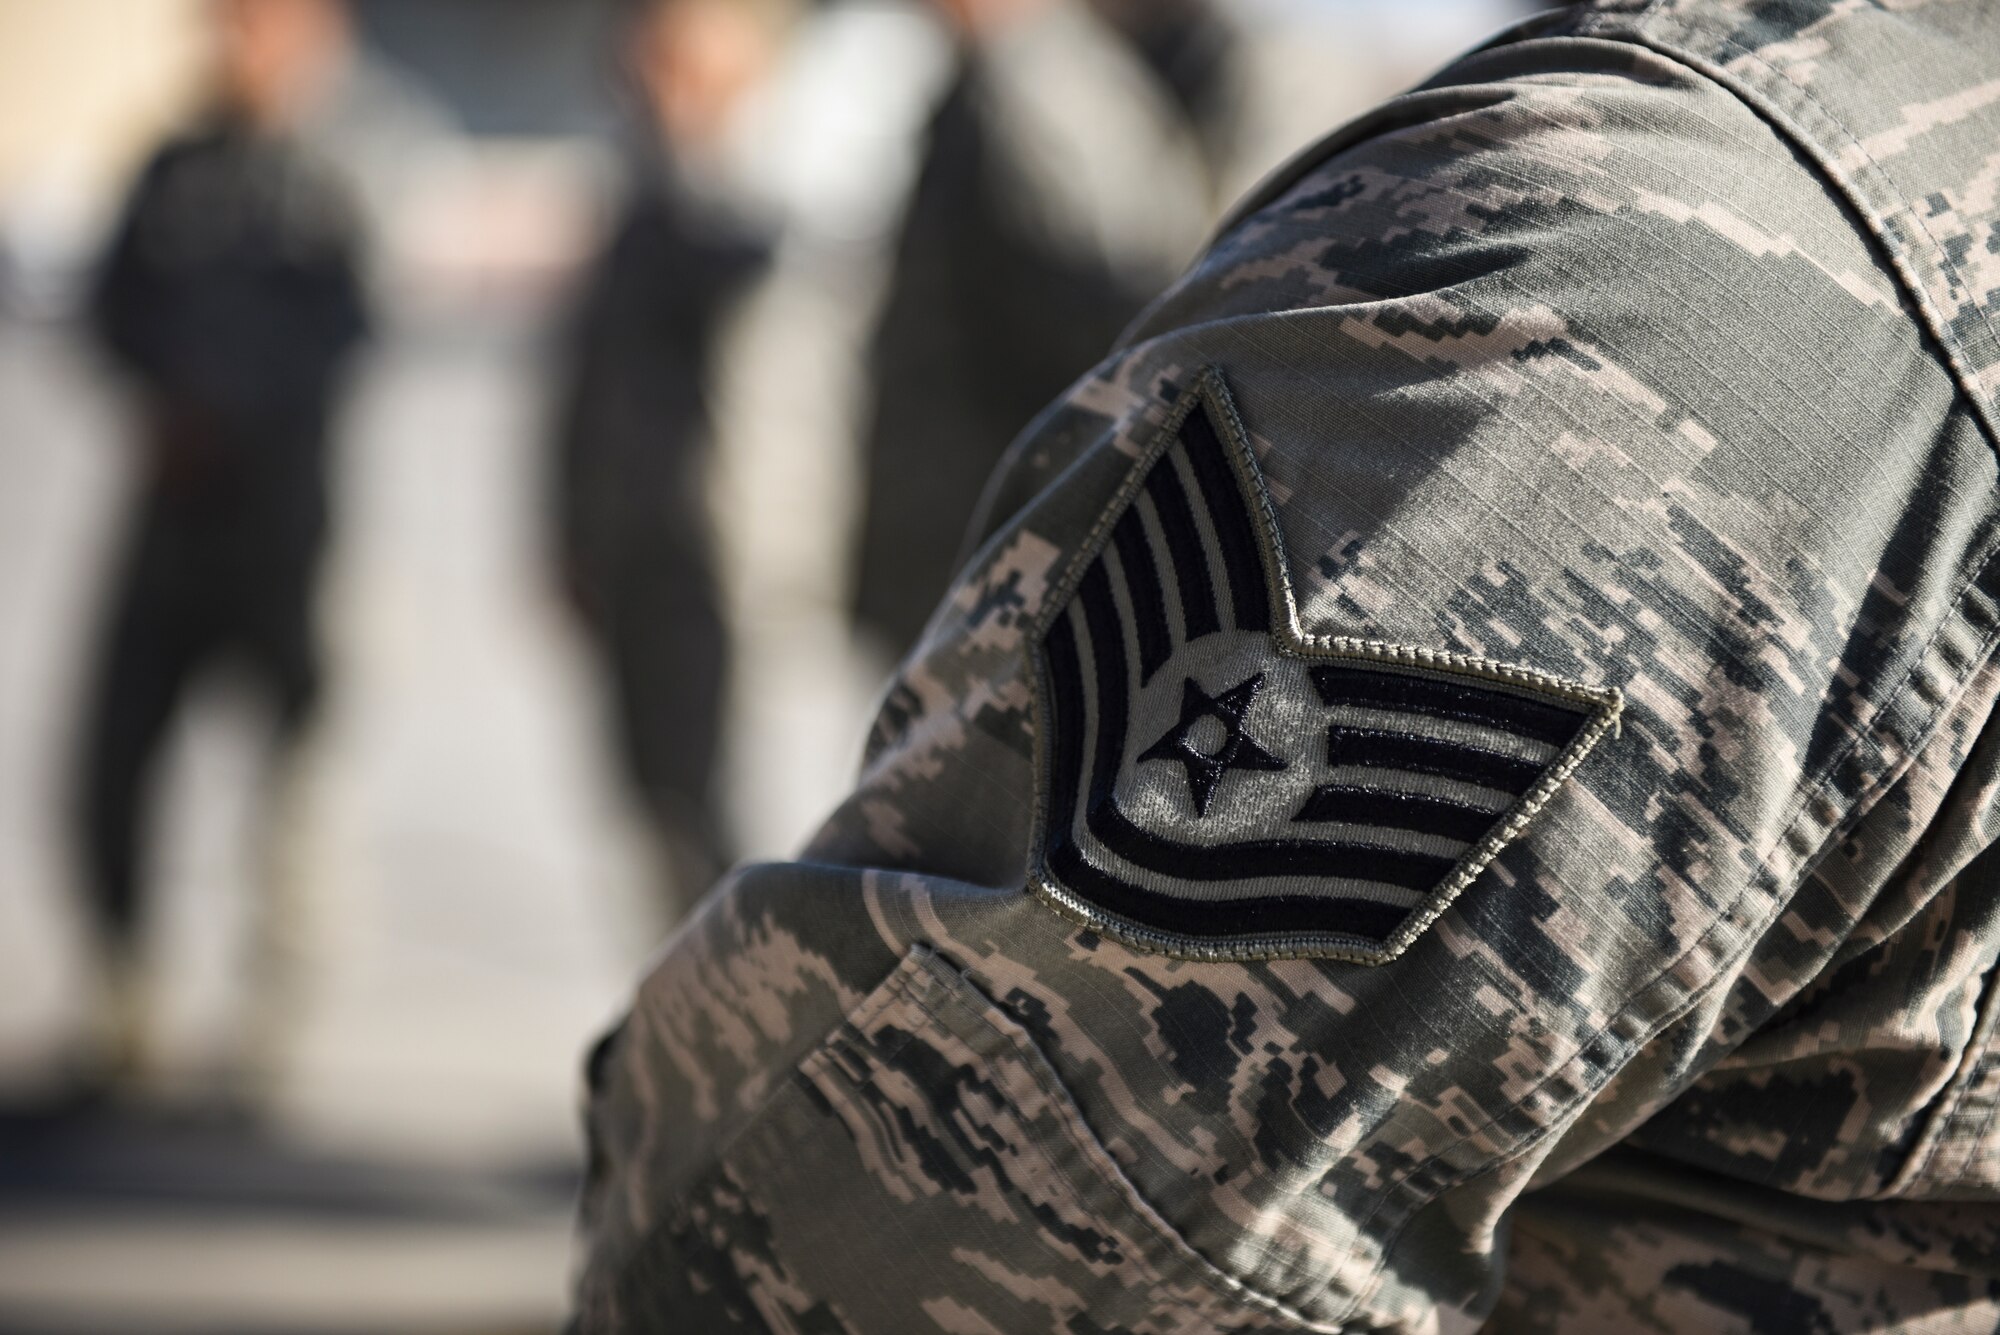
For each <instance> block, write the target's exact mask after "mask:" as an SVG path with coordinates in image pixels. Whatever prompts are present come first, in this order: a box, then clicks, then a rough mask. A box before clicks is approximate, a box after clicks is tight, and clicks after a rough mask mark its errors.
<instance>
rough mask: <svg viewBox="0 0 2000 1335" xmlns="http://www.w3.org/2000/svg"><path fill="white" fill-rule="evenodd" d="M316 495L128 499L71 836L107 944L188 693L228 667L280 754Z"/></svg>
mask: <svg viewBox="0 0 2000 1335" xmlns="http://www.w3.org/2000/svg"><path fill="white" fill-rule="evenodd" d="M324 529H325V517H324V505H323V500H322V498H321V497H320V495H319V494H318V488H317V487H315V486H311V485H305V486H301V485H298V484H297V481H296V479H294V480H293V485H288V486H285V487H283V488H280V489H271V490H265V489H253V488H248V487H243V486H237V487H230V488H210V489H206V490H204V491H203V492H202V493H201V494H199V495H196V496H192V497H190V496H185V495H173V494H167V493H164V492H163V491H161V490H158V489H156V490H154V491H153V492H151V493H148V494H145V495H142V496H141V497H140V498H139V500H138V503H137V504H136V505H135V507H134V513H133V515H132V517H131V520H130V522H129V523H128V525H127V528H126V533H125V546H124V550H123V552H122V554H121V557H120V560H119V564H118V565H117V566H116V567H115V568H114V572H113V579H112V588H111V591H110V598H109V600H108V616H107V618H106V621H105V623H104V626H103V628H102V631H101V636H100V640H99V642H98V645H97V649H96V655H97V656H96V662H95V665H94V671H93V674H92V678H91V683H90V686H89V694H88V695H87V696H86V699H85V711H86V712H85V716H84V721H83V735H82V747H81V752H80V755H79V760H80V764H79V767H78V775H77V778H78V781H79V783H78V794H77V803H76V809H75V820H76V830H75V838H76V840H77V843H78V855H79V856H78V860H79V862H80V864H81V870H82V874H83V880H84V888H85V890H86V892H87V893H88V895H89V896H90V898H91V900H92V901H93V907H94V908H95V909H96V911H97V914H98V917H99V922H100V924H101V927H102V929H103V930H104V931H105V932H106V933H107V934H108V935H109V938H110V944H113V945H118V946H126V945H129V943H130V938H131V935H132V932H133V929H134V926H135V923H136V919H137V917H138V911H139V901H140V895H141V890H142V881H143V880H144V877H145V872H146V862H147V857H146V854H147V851H148V849H147V846H148V844H149V843H150V833H151V830H150V827H151V820H150V817H151V814H152V807H153V806H154V801H153V798H154V793H153V788H154V786H155V785H154V779H155V777H156V771H157V769H158V762H159V759H160V754H161V751H162V747H163V743H164V742H165V741H166V739H167V736H168V734H169V729H170V727H171V725H172V723H173V720H174V717H175V715H176V713H177V712H178V711H179V709H180V708H181V706H182V704H183V703H184V701H185V700H186V698H187V696H188V692H189V688H190V687H191V686H193V685H195V684H196V683H197V682H198V681H199V679H200V678H201V677H202V676H203V674H205V673H207V672H209V671H210V670H212V669H215V668H221V667H225V666H226V667H230V668H233V669H236V670H238V671H240V672H241V673H242V674H243V675H244V676H246V677H247V678H248V680H249V682H250V684H251V685H252V686H253V687H254V689H255V690H256V692H257V694H258V695H259V696H261V697H263V702H264V703H265V704H266V705H267V706H268V708H269V710H270V713H271V716H272V721H273V725H274V730H275V741H276V744H277V745H278V746H279V747H281V748H288V747H289V746H290V744H291V743H292V742H293V741H294V740H295V739H296V738H297V736H298V735H299V733H300V732H301V731H302V730H303V728H304V726H305V724H306V722H307V720H308V718H309V716H310V714H311V712H312V708H313V705H314V702H315V700H316V698H317V697H318V694H319V684H320V662H319V653H318V648H317V645H316V642H315V637H314V631H313V615H312V612H313V609H312V604H313V592H314V586H315V584H316V573H317V570H318V567H319V563H320V562H319V558H320V554H321V550H322V548H323V546H324V540H323V536H324Z"/></svg>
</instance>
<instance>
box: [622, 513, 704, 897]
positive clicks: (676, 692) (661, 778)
mask: <svg viewBox="0 0 2000 1335" xmlns="http://www.w3.org/2000/svg"><path fill="white" fill-rule="evenodd" d="M634 557H635V559H632V560H629V561H627V562H625V563H624V565H625V568H624V569H623V570H621V571H619V572H618V574H617V575H616V576H613V577H610V578H601V579H599V580H596V581H593V583H594V585H595V589H594V593H593V598H592V601H593V603H594V604H595V609H594V613H593V615H592V617H591V618H590V620H591V623H592V624H591V627H590V629H591V633H592V636H593V638H594V639H595V641H596V647H597V650H598V652H599V655H600V662H601V664H602V670H603V672H604V675H605V684H606V686H607V687H608V688H609V692H608V693H609V696H610V700H609V702H608V703H609V704H610V706H611V713H612V717H611V720H610V723H611V730H612V733H613V737H614V744H615V746H616V749H617V753H618V756H619V760H620V762H621V767H622V769H623V770H624V773H625V779H626V782H627V783H628V785H629V786H630V788H631V790H632V792H633V795H634V796H635V797H636V798H637V800H638V802H639V804H640V806H641V808H642V809H643V812H644V815H645V817H646V820H647V821H648V823H649V824H651V825H652V826H653V828H654V830H655V832H656V834H657V836H658V838H659V840H660V841H661V843H662V844H663V845H664V848H665V851H666V854H667V856H668V859H669V861H670V863H671V867H670V870H671V872H672V873H673V876H674V878H675V880H676V881H677V882H680V883H679V884H676V885H675V886H674V887H673V890H674V894H675V897H676V899H678V900H680V901H681V904H682V906H685V904H686V903H687V902H688V901H689V900H691V899H692V897H693V896H695V895H698V894H700V893H701V892H702V891H704V890H706V889H707V888H708V885H707V883H708V881H709V880H710V879H712V878H713V877H714V876H715V875H716V873H717V872H719V871H720V870H721V869H722V867H723V866H724V865H726V864H727V862H728V861H729V856H730V855H729V851H728V846H727V844H728V841H727V837H726V835H725V834H724V831H723V822H722V820H721V818H720V814H719V812H718V810H717V802H716V782H715V770H716V760H717V756H718V753H719V751H720V747H721V739H722V716H723V707H724V690H725V686H726V684H727V677H728V670H729V639H728V631H727V628H726V626H725V624H724V621H723V615H722V609H721V607H720V605H719V604H720V593H719V591H718V590H717V589H716V587H715V583H714V578H713V576H712V575H710V574H709V573H708V571H707V570H706V569H705V568H703V567H702V566H701V565H700V564H699V563H696V562H693V561H689V560H686V559H684V558H680V557H678V555H677V554H674V553H662V552H658V551H648V552H645V553H635V554H634Z"/></svg>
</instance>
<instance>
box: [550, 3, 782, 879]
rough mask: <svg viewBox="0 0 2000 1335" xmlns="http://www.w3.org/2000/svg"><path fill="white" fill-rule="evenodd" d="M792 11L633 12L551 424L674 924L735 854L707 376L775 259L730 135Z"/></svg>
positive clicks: (632, 780)
mask: <svg viewBox="0 0 2000 1335" xmlns="http://www.w3.org/2000/svg"><path fill="white" fill-rule="evenodd" d="M785 17H786V7H785V5H784V3H783V0H637V3H633V4H631V5H630V6H629V12H628V13H627V14H626V15H625V18H624V30H623V33H622V37H621V46H622V55H623V61H624V65H625V67H626V71H627V72H628V74H629V75H630V82H631V85H632V89H633V92H634V93H635V98H634V101H635V103H636V107H635V110H636V112H637V115H636V116H635V118H634V119H635V122H636V123H635V125H634V133H633V135H632V143H631V145H630V146H629V151H628V153H627V159H628V173H627V175H628V180H627V193H626V199H625V202H624V204H623V214H622V217H621V218H620V220H619V222H618V224H617V227H616V229H615V231H614V234H613V236H612V239H611V241H610V244H609V245H608V246H607V247H606V249H605V251H604V253H603V254H602V255H601V256H600V257H599V259H598V260H597V262H596V266H595V271H594V273H592V274H591V275H590V276H589V278H588V279H587V281H586V284H585V288H584V296H583V298H582V300H581V302H580V305H579V307H578V309H577V311H576V313H575V316H574V319H573V323H572V327H571V329H570V332H569V348H568V369H567V387H566V391H565V393H564V395H563V398H562V400H561V409H560V417H559V420H558V422H557V429H556V439H555V488H554V491H555V516H554V523H555V530H556V542H557V547H558V560H559V562H560V565H561V574H562V579H563V584H564V589H565V591H566V593H567V594H568V597H569V599H570V601H571V603H572V604H573V606H574V608H575V610H576V611H577V613H578V617H579V620H580V622H581V624H582V626H583V627H584V630H585V632H586V634H587V635H588V637H589V639H590V641H591V643H592V647H593V648H594V649H595V651H596V654H597V657H598V660H599V665H600V668H601V670H602V673H603V677H604V682H605V687H606V692H607V695H608V698H609V703H610V706H611V715H612V717H611V720H610V725H611V729H610V730H611V733H612V739H613V744H614V746H615V748H616V751H617V754H618V759H619V762H620V767H621V769H622V770H623V772H624V777H625V779H626V781H627V783H628V785H629V786H630V788H631V790H632V793H633V795H634V797H635V798H636V800H637V802H638V804H639V806H640V809H641V811H642V814H643V816H644V818H645V820H646V822H647V824H648V825H649V827H650V828H651V830H652V832H653V834H654V835H655V836H656V842H657V844H658V847H659V851H660V853H661V856H662V861H663V863H664V871H665V880H666V882H667V888H668V894H669V896H670V899H669V904H670V916H673V917H677V916H678V914H679V911H680V910H681V909H682V908H684V907H685V904H686V902H687V901H688V900H689V899H690V898H691V897H692V895H693V894H695V893H697V892H698V891H699V890H701V889H702V888H704V887H705V886H706V885H707V884H708V882H709V881H710V880H711V879H712V878H713V877H714V875H715V874H716V873H717V872H718V871H719V870H720V869H721V867H722V866H723V864H725V863H726V862H727V861H728V860H729V851H728V839H727V835H726V833H725V830H724V823H723V820H722V819H721V815H720V812H719V810H718V794H717V791H716V787H717V785H716V780H715V771H716V761H717V755H718V751H719V748H720V741H721V727H722V713H723V695H724V686H725V683H726V680H727V676H728V665H729V631H728V627H727V624H726V622H725V619H724V613H723V596H722V592H721V589H720V587H719V580H718V570H717V554H716V544H715V535H714V532H713V528H712V525H711V522H710V518H709V513H708V476H709V466H710V457H711V446H712V440H711V436H712V425H711V420H710V411H709V405H708V388H709V382H710V379H711V374H712V362H713V360H714V351H715V339H716V334H717V329H718V326H719V325H720V324H721V323H722V322H723V320H724V318H725V316H726V315H727V314H728V313H729V311H730V310H731V309H732V308H733V307H734V305H735V303H736V301H737V299H738V298H739V297H740V296H741V295H742V294H743V292H744V290H745V289H746V288H747V287H748V286H749V285H750V283H751V281H752V280H753V279H754V278H755V277H756V276H757V275H758V273H759V272H760V271H761V270H762V269H763V268H764V266H765V264H766V262H767V260H768V258H769V255H770V251H771V237H770V236H769V234H768V229H767V228H766V226H764V225H763V224H762V222H761V221H758V220H753V214H754V212H755V211H754V210H753V209H751V208H750V207H749V205H748V203H747V200H746V192H745V190H744V189H743V188H742V187H741V185H740V182H739V181H738V180H737V179H736V175H735V173H734V172H733V170H732V157H733V153H734V147H735V145H734V138H733V137H734V136H735V134H736V133H737V131H738V128H739V124H738V113H739V112H740V110H741V108H742V106H743V104H744V103H745V101H746V98H747V97H748V96H749V95H750V94H751V93H752V92H753V91H754V90H755V89H756V88H757V87H758V86H759V84H760V83H761V82H762V80H763V79H764V77H765V75H766V72H767V69H768V67H769V65H770V63H771V61H772V59H773V57H774V55H775V54H776V48H777V44H778V41H779V39H780V37H781V36H782V32H783V28H784V20H785Z"/></svg>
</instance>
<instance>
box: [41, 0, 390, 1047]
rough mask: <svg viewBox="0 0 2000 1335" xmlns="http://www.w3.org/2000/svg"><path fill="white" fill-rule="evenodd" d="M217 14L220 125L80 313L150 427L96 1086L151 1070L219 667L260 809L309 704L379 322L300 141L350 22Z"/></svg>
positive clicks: (345, 43)
mask: <svg viewBox="0 0 2000 1335" xmlns="http://www.w3.org/2000/svg"><path fill="white" fill-rule="evenodd" d="M209 20H210V23H211V26H212V31H213V36H214V53H215V54H214V68H213V74H212V78H213V87H212V90H211V92H210V95H209V104H208V106H207V109H206V110H205V112H204V113H203V115H202V117H201V119H200V120H199V122H198V123H197V124H196V125H195V127H194V128H192V129H191V130H189V131H188V132H186V133H185V134H183V135H180V136H178V137H175V138H173V139H172V140H171V141H169V142H168V143H167V144H165V145H164V146H163V147H161V148H160V149H159V150H158V152H157V153H155V155H154V156H153V158H152V160H151V161H150V162H149V163H148V164H147V166H146V167H145V169H144V170H143V172H142V173H141V174H140V176H139V178H138V181H137V184H136V185H135V186H134V187H133V189H132V192H131V195H130V197H129V199H128V201H127V203H126V205H125V209H124V214H123V218H122V220H121V221H120V223H119V225H118V227H117V231H116V234H115V237H114V240H113V241H112V244H111V247H110V251H109V254H108V256H107V258H106V259H105V261H104V263H103V266H102V269H101V271H100V273H99V276H98V279H97V282H96V287H95V290H94V292H93V293H92V296H91V304H90V317H91V321H92V324H93V326H94V329H95V332H96V334H97V337H98V339H99V340H100V342H101V343H102V345H103V347H104V349H105V351H106V352H107V353H108V354H109V356H110V358H111V359H112V360H113V361H114V362H115V363H116V364H117V366H118V367H119V368H120V369H121V370H122V371H123V372H125V373H126V375H127V376H128V377H129V379H130V381H131V383H132V386H133V390H134V398H135V401H136V407H137V419H138V420H137V424H136V431H135V435H136V437H137V444H138V453H137V455H136V457H135V460H134V468H135V469H136V470H137V472H138V474H139V478H138V485H137V486H136V488H135V489H134V491H133V496H132V501H131V506H130V511H129V514H128V515H127V517H126V518H125V520H124V521H123V532H122V536H121V538H120V549H121V550H120V554H119V557H118V559H117V561H116V562H115V565H114V573H113V579H112V585H111V588H110V590H109V597H108V601H107V614H106V617H105V620H104V624H103V628H102V631H101V635H100V639H99V643H98V648H97V651H96V662H95V668H94V674H93V680H92V682H91V684H90V686H89V688H88V691H87V695H86V717H85V719H84V726H83V740H82V750H81V755H80V766H79V775H78V777H79V780H80V791H79V801H78V806H77V810H76V818H77V825H76V837H77V852H78V855H79V860H80V865H81V872H82V879H83V885H84V889H85V890H86V892H87V893H88V895H89V897H90V900H91V902H92V904H93V906H94V908H95V910H96V919H97V924H98V927H99V930H100V932H101V940H102V948H103V954H104V969H105V973H104V980H105V1002H104V1006H103V1021H104V1025H103V1027H104V1033H103V1035H102V1038H103V1041H104V1045H105V1046H104V1051H103V1054H102V1055H103V1065H102V1067H101V1069H99V1070H97V1071H95V1072H93V1075H92V1078H93V1080H94V1081H96V1080H101V1081H103V1082H105V1083H107V1084H110V1083H124V1082H127V1081H129V1080H130V1079H132V1078H133V1077H135V1076H137V1075H139V1074H141V1073H142V1071H143V1066H144V1061H143V1056H144V1046H145V1044H144V1040H145V1037H146V1029H147V1010H148V1007H147V998H146V997H145V995H144V989H143V988H142V987H141V985H140V978H141V973H140V969H139V967H138V966H139V959H140V956H141V953H142V952H141V948H140V933H139V931H138V928H139V927H140V925H141V906H142V901H143V899H144V886H145V881H146V873H147V853H148V851H149V844H150V842H151V841H150V839H149V833H150V832H149V829H148V826H149V817H150V816H151V814H152V812H153V808H154V807H155V805H156V803H155V801H154V797H155V794H154V792H153V788H154V787H155V784H154V779H155V776H156V773H157V770H158V767H159V761H160V757H161V752H162V749H163V747H162V744H163V742H164V740H165V738H166V737H167V735H168V732H169V727H170V725H171V724H172V723H173V721H174V719H175V717H176V715H177V713H178V712H179V711H180V710H181V707H182V706H183V704H184V703H185V701H186V700H187V698H188V695H189V692H190V688H191V687H192V686H193V685H195V684H196V682H197V680H198V679H199V678H201V677H203V676H204V675H205V674H207V673H208V672H210V671H211V670H212V669H215V668H218V667H222V666H225V665H227V666H229V667H232V668H236V669H239V670H240V671H241V672H242V673H243V674H244V675H245V676H246V677H247V678H248V679H249V680H250V682H251V683H252V684H253V685H254V686H255V687H256V689H257V691H258V692H259V694H260V695H261V696H262V697H263V699H264V702H265V703H266V704H267V705H268V707H269V711H270V716H271V720H272V750H271V754H270V764H271V765H272V766H273V769H274V773H275V774H276V776H277V780H276V781H275V782H274V783H273V784H272V785H271V787H270V790H269V792H268V793H267V794H266V802H267V804H269V803H270V802H271V801H272V800H273V796H274V795H275V794H280V793H282V792H283V790H284V788H285V783H284V782H283V780H284V778H285V771H286V770H287V769H288V768H289V762H290V761H292V760H293V758H294V756H295V753H296V752H297V750H298V743H299V740H300V738H301V735H302V733H303V732H304V730H305V727H306V725H307V722H308V720H309V718H310V717H311V716H312V713H313V709H314V704H315V701H316V700H317V698H318V696H319V693H320V676H321V668H320V653H319V649H318V646H317V644H316V643H315V634H314V602H315V588H316V584H317V576H318V573H319V569H320V565H321V556H322V552H323V550H324V548H325V545H326V537H327V527H328V497H327V462H328V461H327V442H328V437H329V422H330V418H331V415H332V412H333V409H334V407H335V403H336V400H337V398H338V394H339V389H340V385H341V380H342V376H341V372H342V369H343V367H344V366H345V364H346V363H347V362H348V360H349V358H350V356H351V354H352V353H353V352H354V351H355V349H356V347H357V345H358V344H359V343H360V341H361V340H362V338H363V336H364V333H365V330H366V325H367V321H366V315H365V309H364V307H365V303H364V300H363V293H362V285H361V279H360V266H361V251H362V246H363V236H362V232H363V228H362V225H361V222H360V213H359V205H358V202H357V199H356V197H355V194H354V191H353V189H352V188H351V186H350V184H349V182H348V181H347V179H346V178H345V176H344V174H343V173H342V172H341V171H340V170H339V169H337V168H336V167H335V166H334V165H333V164H332V162H331V160H330V159H328V158H326V157H324V156H322V155H321V154H319V153H318V152H316V151H315V148H314V146H313V142H312V133H311V131H312V126H313V123H314V119H315V117H316V115H317V114H318V113H319V112H320V110H321V108H322V107H323V106H324V105H325V103H326V101H327V99H328V97H329V96H330V94H331V91H332V89H333V88H334V87H335V86H336V84H337V82H338V80H339V78H340V75H341V72H342V70H343V67H344V65H345V63H346V60H347V58H348V54H349V49H350V37H349V31H348V21H347V14H346V11H345V9H344V7H343V5H341V4H340V3H338V2H337V0H215V3H213V4H212V5H211V6H210V9H209ZM270 814H271V813H267V819H268V817H269V815H270ZM267 888H268V887H267Z"/></svg>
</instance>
